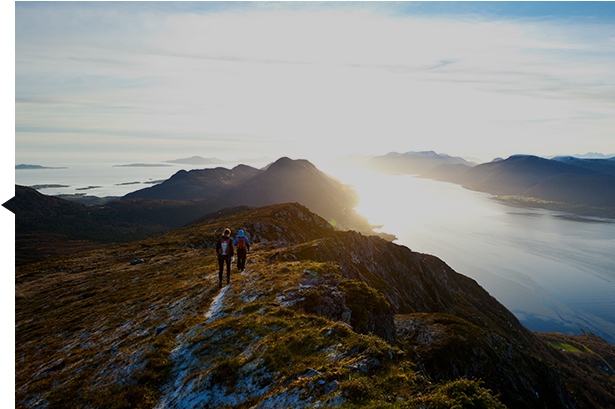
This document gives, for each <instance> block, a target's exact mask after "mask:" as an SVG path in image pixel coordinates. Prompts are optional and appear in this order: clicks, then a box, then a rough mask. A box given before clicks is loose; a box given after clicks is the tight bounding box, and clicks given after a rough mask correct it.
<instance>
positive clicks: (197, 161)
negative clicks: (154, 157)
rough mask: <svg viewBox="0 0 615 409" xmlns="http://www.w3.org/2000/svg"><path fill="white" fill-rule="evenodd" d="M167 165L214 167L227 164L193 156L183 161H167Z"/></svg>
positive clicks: (218, 160)
mask: <svg viewBox="0 0 615 409" xmlns="http://www.w3.org/2000/svg"><path fill="white" fill-rule="evenodd" d="M167 162H168V163H179V164H185V165H216V164H222V163H228V162H227V161H224V160H222V159H218V158H203V157H201V156H193V157H191V158H183V159H173V160H168V161H167Z"/></svg>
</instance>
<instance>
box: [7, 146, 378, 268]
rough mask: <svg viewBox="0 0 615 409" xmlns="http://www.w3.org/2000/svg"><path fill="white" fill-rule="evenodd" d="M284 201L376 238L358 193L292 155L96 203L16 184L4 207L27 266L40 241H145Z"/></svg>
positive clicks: (54, 248)
mask: <svg viewBox="0 0 615 409" xmlns="http://www.w3.org/2000/svg"><path fill="white" fill-rule="evenodd" d="M285 202H298V203H301V204H302V205H304V206H306V207H308V208H309V209H310V210H312V211H314V212H315V213H317V214H319V215H321V216H322V217H324V218H325V219H326V220H328V221H329V222H330V223H331V224H332V225H335V226H338V227H339V228H342V229H347V228H350V229H354V230H358V231H361V232H364V233H370V231H371V229H372V228H373V226H371V225H370V224H369V223H368V222H367V219H366V218H365V217H363V216H361V215H359V214H357V213H356V211H355V210H354V209H353V208H354V207H355V206H356V205H357V203H358V195H357V193H356V192H355V191H354V190H352V189H350V187H349V186H346V185H343V184H342V183H340V182H339V181H338V180H336V179H334V178H332V177H330V176H328V175H326V174H325V173H323V172H321V171H319V170H318V169H317V168H316V167H315V166H314V165H312V164H311V163H310V162H308V161H306V160H291V159H289V158H281V159H279V160H278V161H276V162H274V163H273V164H271V165H270V166H269V167H268V168H267V169H266V170H259V169H255V168H252V167H250V166H246V165H239V166H237V167H235V168H233V169H225V168H215V169H202V170H192V171H189V172H188V171H185V170H181V171H179V172H177V173H176V174H175V175H173V176H172V177H171V178H169V179H167V180H165V181H163V182H162V183H160V184H158V185H155V186H152V187H149V188H145V189H141V190H138V191H135V192H132V193H130V194H128V195H126V196H124V197H123V198H121V199H120V200H114V201H111V202H108V203H105V204H101V205H93V206H85V205H83V204H81V203H74V202H69V201H67V200H63V199H59V198H54V197H50V196H45V195H43V194H40V193H38V192H37V191H36V190H34V189H31V188H28V187H24V186H16V187H15V197H14V198H12V199H11V200H9V201H8V202H6V203H5V204H4V206H5V207H6V208H7V209H9V210H11V211H12V212H13V213H15V215H16V247H17V250H16V251H17V254H18V256H19V257H18V259H19V260H21V261H28V260H30V259H33V258H37V257H41V256H44V254H41V252H40V251H37V249H40V248H41V246H40V245H38V244H36V243H39V244H40V242H41V240H45V242H46V243H47V244H48V246H46V250H45V252H46V254H54V253H55V252H58V251H59V252H60V253H65V252H67V251H69V248H70V247H71V246H73V245H74V246H75V248H79V247H80V246H90V245H92V244H93V243H114V242H127V241H132V240H138V239H141V238H144V237H146V236H148V235H151V234H154V233H159V232H163V231H166V230H168V229H172V228H178V227H181V226H183V225H185V224H187V223H189V222H191V221H193V220H195V219H198V218H201V217H203V216H204V215H206V214H209V213H213V212H217V211H219V210H221V209H225V208H233V207H238V206H243V207H244V208H245V207H247V206H263V205H270V204H278V203H285ZM76 241H82V242H79V243H77V242H76ZM69 242H70V243H72V244H71V245H70V246H69V245H68V244H67V243H69Z"/></svg>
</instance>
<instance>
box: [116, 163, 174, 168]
mask: <svg viewBox="0 0 615 409" xmlns="http://www.w3.org/2000/svg"><path fill="white" fill-rule="evenodd" d="M167 166H172V165H165V164H164V163H130V164H128V165H113V166H112V167H114V168H161V167H167Z"/></svg>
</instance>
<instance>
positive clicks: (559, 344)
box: [549, 341, 592, 354]
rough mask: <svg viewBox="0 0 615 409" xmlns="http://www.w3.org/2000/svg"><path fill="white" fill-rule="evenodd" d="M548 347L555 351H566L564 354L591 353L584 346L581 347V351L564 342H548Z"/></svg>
mask: <svg viewBox="0 0 615 409" xmlns="http://www.w3.org/2000/svg"><path fill="white" fill-rule="evenodd" d="M549 345H552V346H554V347H555V348H557V349H561V350H562V351H566V352H574V353H579V354H580V353H583V352H586V353H592V351H591V350H589V349H588V348H587V347H586V346H584V345H583V346H582V347H583V351H581V350H580V349H579V348H577V347H575V346H573V345H570V344H566V343H564V342H557V341H549Z"/></svg>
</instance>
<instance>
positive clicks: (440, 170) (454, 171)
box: [420, 163, 472, 183]
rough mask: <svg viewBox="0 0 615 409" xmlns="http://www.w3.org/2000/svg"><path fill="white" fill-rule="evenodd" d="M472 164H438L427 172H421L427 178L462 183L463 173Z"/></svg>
mask: <svg viewBox="0 0 615 409" xmlns="http://www.w3.org/2000/svg"><path fill="white" fill-rule="evenodd" d="M470 168H472V167H471V166H468V165H464V164H463V163H458V164H456V165H438V166H436V167H435V168H433V169H430V170H428V171H427V172H425V173H421V175H420V177H422V178H426V179H433V180H440V181H443V182H452V183H461V182H462V181H463V174H464V172H465V171H467V170H468V169H470Z"/></svg>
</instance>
